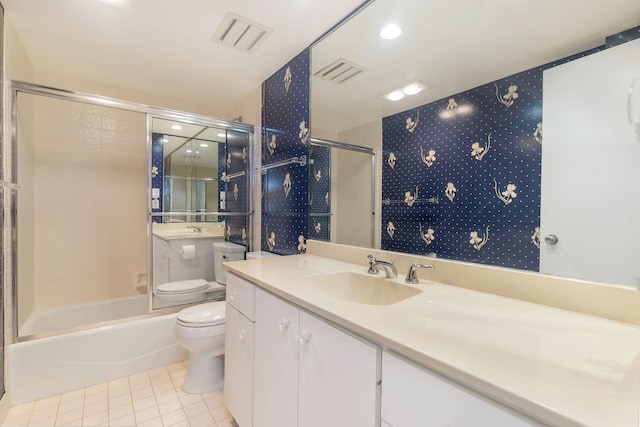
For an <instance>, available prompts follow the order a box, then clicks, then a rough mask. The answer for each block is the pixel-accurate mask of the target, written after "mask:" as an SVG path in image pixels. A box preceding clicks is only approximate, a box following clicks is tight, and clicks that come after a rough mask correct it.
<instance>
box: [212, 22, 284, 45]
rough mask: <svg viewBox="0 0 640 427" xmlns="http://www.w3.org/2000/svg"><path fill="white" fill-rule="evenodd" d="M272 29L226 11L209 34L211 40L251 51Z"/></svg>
mask: <svg viewBox="0 0 640 427" xmlns="http://www.w3.org/2000/svg"><path fill="white" fill-rule="evenodd" d="M272 31H273V30H272V29H271V28H269V27H266V26H264V25H261V24H258V23H256V22H253V21H250V20H249V19H247V18H243V17H242V16H239V15H236V14H233V13H231V12H227V14H226V15H225V17H224V19H223V20H222V22H221V23H220V25H219V26H218V28H217V29H216V32H215V33H213V36H211V40H212V41H215V42H218V43H222V44H223V45H225V46H228V47H232V48H234V49H238V50H241V51H243V52H247V53H252V52H253V51H254V50H256V48H257V47H258V46H260V44H261V43H262V42H264V40H265V39H266V38H267V37H268V36H269V34H271V32H272Z"/></svg>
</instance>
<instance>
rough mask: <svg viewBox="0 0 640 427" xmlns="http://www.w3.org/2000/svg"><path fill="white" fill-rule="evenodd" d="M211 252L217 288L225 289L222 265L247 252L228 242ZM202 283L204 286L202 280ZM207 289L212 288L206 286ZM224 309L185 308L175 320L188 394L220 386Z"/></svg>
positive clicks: (222, 306) (209, 305) (219, 304)
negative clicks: (184, 357)
mask: <svg viewBox="0 0 640 427" xmlns="http://www.w3.org/2000/svg"><path fill="white" fill-rule="evenodd" d="M213 248H214V249H213V251H214V260H213V261H214V263H215V265H214V267H215V274H216V281H217V282H218V283H217V284H216V285H217V286H218V287H220V288H222V289H225V286H224V284H225V283H226V277H227V276H226V271H225V269H224V267H223V266H222V263H223V262H226V261H236V260H243V259H244V253H245V250H246V249H245V247H244V246H241V245H236V244H234V243H228V242H220V243H214V244H213ZM190 282H191V281H190ZM203 282H205V283H207V282H206V281H204V280H203ZM160 286H163V285H160ZM160 286H159V287H158V289H160ZM207 286H213V285H212V284H209V283H207ZM195 287H196V284H193V288H195ZM189 289H192V288H189ZM204 290H206V288H203V289H201V290H200V291H193V290H189V291H188V293H193V292H202V291H204ZM177 291H178V290H177V289H172V291H171V297H172V298H175V297H176V295H177ZM225 305H226V302H225V301H216V302H209V303H204V304H198V305H194V306H192V307H188V308H185V309H184V310H182V311H180V312H179V313H178V315H177V317H176V327H175V330H176V337H177V339H178V343H180V345H181V346H182V347H184V348H185V349H187V350H189V365H188V366H187V375H186V377H185V379H184V384H183V386H182V389H183V390H184V391H185V392H187V393H208V392H211V391H215V390H219V389H221V388H222V386H223V383H224V321H225Z"/></svg>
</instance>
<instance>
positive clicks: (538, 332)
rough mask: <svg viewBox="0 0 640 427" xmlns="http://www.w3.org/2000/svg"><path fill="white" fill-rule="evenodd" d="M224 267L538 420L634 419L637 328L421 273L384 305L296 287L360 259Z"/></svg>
mask: <svg viewBox="0 0 640 427" xmlns="http://www.w3.org/2000/svg"><path fill="white" fill-rule="evenodd" d="M225 266H226V267H227V268H228V269H229V271H231V272H233V273H236V274H237V275H239V276H241V277H244V278H245V279H247V280H250V281H252V282H253V283H256V284H257V285H258V286H260V287H262V288H264V289H266V290H268V291H271V292H273V293H274V294H276V295H279V296H281V297H283V298H284V299H287V300H289V301H291V302H292V303H294V304H297V305H299V306H300V307H302V308H304V309H306V310H308V311H310V312H312V313H315V314H318V315H320V316H322V317H324V318H325V319H327V320H329V321H331V322H334V323H335V324H337V325H340V326H342V327H344V328H346V329H348V330H351V331H352V332H354V333H356V334H358V335H361V336H363V337H364V338H367V339H369V340H371V341H373V342H375V343H378V344H379V345H381V346H382V347H383V348H384V349H390V350H393V351H395V352H396V353H398V354H401V355H403V356H405V357H407V358H409V359H412V360H414V361H416V362H418V363H420V364H422V365H424V366H425V367H427V368H430V369H433V370H434V371H437V372H439V373H441V374H443V375H445V376H448V377H450V378H451V379H453V380H455V381H457V382H459V383H461V384H463V385H466V386H467V387H469V388H471V389H474V390H476V391H478V392H480V393H482V394H484V395H486V396H488V397H491V398H493V399H495V400H497V401H498V402H501V403H503V404H505V405H507V406H509V407H511V408H514V409H516V410H519V411H521V412H522V413H524V414H527V415H528V416H530V417H532V418H534V419H536V420H538V421H541V422H543V423H545V424H549V425H558V426H616V427H625V426H638V421H639V420H638V418H639V417H638V413H639V403H638V401H639V389H640V327H637V326H634V325H629V324H625V323H619V322H615V321H612V320H606V319H602V318H598V317H594V316H589V315H584V314H580V313H574V312H570V311H564V310H560V309H557V308H552V307H548V306H544V305H539V304H533V303H530V302H525V301H520V300H516V299H511V298H506V297H502V296H497V295H493V294H488V293H483V292H479V291H474V290H469V289H464V288H460V287H456V286H450V285H445V284H442V283H437V282H431V281H427V280H422V279H421V280H420V283H419V284H416V285H409V286H415V287H417V288H419V289H421V290H422V292H421V293H419V294H418V295H415V296H413V297H411V298H408V299H406V300H403V301H400V302H397V303H395V304H391V305H364V304H358V303H353V302H346V301H342V300H338V299H335V298H331V297H328V296H324V295H323V294H320V293H317V292H314V291H313V290H311V289H308V288H305V287H304V286H303V283H304V282H305V280H304V277H305V276H308V275H318V274H327V273H334V272H357V273H362V274H366V271H367V266H366V263H365V262H363V265H355V264H349V263H345V262H341V261H336V260H332V259H328V258H322V257H318V256H315V255H310V254H305V255H294V256H286V257H275V258H264V259H255V260H248V261H236V262H229V263H225ZM398 274H399V276H400V277H399V278H398V279H394V280H397V281H398V282H400V283H402V282H403V277H402V272H399V273H398Z"/></svg>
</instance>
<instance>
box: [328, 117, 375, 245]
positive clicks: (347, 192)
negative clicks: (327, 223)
mask: <svg viewBox="0 0 640 427" xmlns="http://www.w3.org/2000/svg"><path fill="white" fill-rule="evenodd" d="M337 140H338V141H340V142H345V143H348V144H354V145H359V146H362V147H368V148H372V149H373V150H374V151H376V153H380V152H381V150H382V120H375V121H373V122H371V123H367V124H364V125H362V126H358V127H356V128H353V129H350V130H348V131H344V132H342V133H340V134H339V135H338V138H337ZM332 154H334V156H333V157H334V158H336V162H334V161H333V160H332V167H334V168H335V169H334V171H333V172H332V174H331V175H332V177H333V178H334V179H333V180H332V183H331V187H332V190H331V192H332V194H333V195H334V196H335V199H333V198H332V211H333V213H334V216H333V219H332V221H331V222H332V224H334V226H333V227H332V230H335V231H336V234H335V236H334V235H333V232H332V236H331V241H332V242H337V243H344V244H348V245H353V246H363V247H371V238H370V236H371V227H372V222H373V227H374V245H373V246H374V247H375V248H380V230H381V228H380V227H381V226H380V212H381V201H380V198H381V195H382V162H381V160H380V159H381V157H382V156H381V155H379V154H377V155H376V165H375V171H376V172H375V173H376V182H375V191H374V194H375V196H374V197H375V206H376V209H375V211H376V212H377V214H376V216H375V217H373V218H372V215H371V161H370V158H369V156H366V155H363V154H361V153H355V152H349V151H346V150H333V151H332Z"/></svg>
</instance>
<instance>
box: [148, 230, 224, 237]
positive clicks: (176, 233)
mask: <svg viewBox="0 0 640 427" xmlns="http://www.w3.org/2000/svg"><path fill="white" fill-rule="evenodd" d="M154 234H156V235H158V236H160V237H166V238H173V239H193V238H205V237H222V236H223V235H224V234H223V232H221V233H220V234H217V233H211V232H209V231H201V232H199V233H196V232H195V231H193V230H182V229H179V230H162V231H154Z"/></svg>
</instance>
